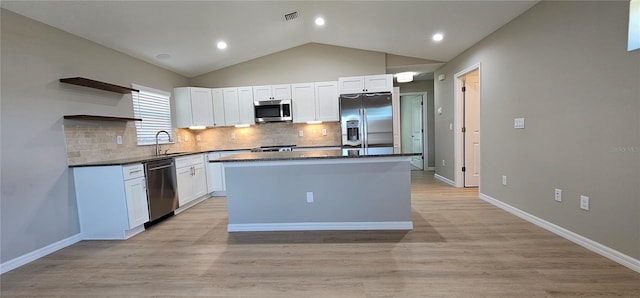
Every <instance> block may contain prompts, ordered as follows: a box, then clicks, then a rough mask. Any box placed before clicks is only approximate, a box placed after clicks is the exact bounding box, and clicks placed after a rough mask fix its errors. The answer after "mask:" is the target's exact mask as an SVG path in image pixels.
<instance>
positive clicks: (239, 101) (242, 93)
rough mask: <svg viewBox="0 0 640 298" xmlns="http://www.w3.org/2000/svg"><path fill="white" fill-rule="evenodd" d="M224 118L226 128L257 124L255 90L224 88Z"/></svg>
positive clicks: (250, 88)
mask: <svg viewBox="0 0 640 298" xmlns="http://www.w3.org/2000/svg"><path fill="white" fill-rule="evenodd" d="M222 96H223V101H224V103H223V104H224V117H225V125H226V126H234V125H239V124H256V122H255V117H254V116H253V88H252V87H239V88H235V87H234V88H223V89H222Z"/></svg>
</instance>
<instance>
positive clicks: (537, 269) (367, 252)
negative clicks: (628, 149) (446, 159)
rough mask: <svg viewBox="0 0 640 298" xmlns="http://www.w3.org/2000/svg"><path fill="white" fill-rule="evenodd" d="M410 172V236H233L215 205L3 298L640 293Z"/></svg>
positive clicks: (91, 247) (529, 229)
mask: <svg viewBox="0 0 640 298" xmlns="http://www.w3.org/2000/svg"><path fill="white" fill-rule="evenodd" d="M432 177H433V173H432V172H427V173H426V174H425V173H422V172H413V173H412V200H413V201H412V205H413V221H414V225H415V229H414V230H413V231H410V232H390V231H387V232H382V231H369V232H277V233H276V232H274V233H235V234H228V233H227V232H226V223H227V219H226V209H225V199H224V198H212V199H209V200H206V201H204V202H202V203H201V204H199V205H197V206H195V207H193V208H191V209H189V210H188V211H186V212H183V213H182V214H179V215H177V216H175V217H173V218H170V219H169V220H168V221H165V222H163V223H161V224H159V225H156V226H154V227H152V228H151V229H149V230H148V231H146V232H144V233H142V234H140V235H138V236H136V237H134V238H132V239H130V240H127V241H82V242H80V243H77V244H75V245H72V246H70V247H68V248H65V249H62V250H60V251H58V252H55V253H53V254H51V255H49V256H46V257H44V258H42V259H39V260H37V261H35V262H32V263H30V264H28V265H25V266H23V267H20V268H17V269H15V270H13V271H10V272H8V273H5V274H3V275H2V276H1V288H0V289H1V292H0V294H1V296H2V297H42V296H47V297H50V296H61V297H96V296H110V297H113V296H119V297H121V296H129V297H136V296H154V297H157V296H161V297H167V296H187V297H194V296H208V297H210V296H216V297H229V296H232V297H239V296H242V297H575V296H580V297H590V296H597V297H640V274H638V273H635V272H633V271H632V270H630V269H627V268H625V267H623V266H621V265H618V264H616V263H614V262H612V261H610V260H608V259H606V258H604V257H601V256H599V255H597V254H595V253H592V252H590V251H588V250H586V249H584V248H582V247H580V246H578V245H575V244H573V243H571V242H569V241H567V240H564V239H562V238H560V237H558V236H555V235H553V234H551V233H549V232H547V231H545V230H543V229H541V228H538V227H536V226H534V225H533V224H529V223H527V222H525V221H523V220H520V219H519V218H517V217H515V216H512V215H510V214H508V213H506V212H504V211H502V210H500V209H498V208H496V207H493V206H491V205H489V204H488V203H485V202H483V201H481V200H479V199H478V194H477V190H476V189H457V188H452V187H449V186H447V185H445V184H442V183H440V182H437V181H434V180H433V178H432Z"/></svg>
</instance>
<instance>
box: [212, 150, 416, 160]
mask: <svg viewBox="0 0 640 298" xmlns="http://www.w3.org/2000/svg"><path fill="white" fill-rule="evenodd" d="M417 155H421V154H420V153H371V152H368V153H366V154H349V153H348V152H346V151H343V150H335V149H334V150H309V151H295V150H294V151H284V152H247V153H239V154H234V155H230V156H225V157H221V158H217V159H212V160H209V162H254V161H278V160H282V161H287V160H310V159H341V158H344V159H353V158H374V157H401V156H417Z"/></svg>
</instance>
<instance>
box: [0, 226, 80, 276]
mask: <svg viewBox="0 0 640 298" xmlns="http://www.w3.org/2000/svg"><path fill="white" fill-rule="evenodd" d="M80 240H82V234H81V233H78V234H75V235H73V236H71V237H69V238H66V239H62V240H60V241H58V242H55V243H52V244H49V245H47V246H45V247H43V248H40V249H37V250H34V251H32V252H30V253H27V254H24V255H22V256H19V257H17V258H15V259H12V260H9V261H6V262H4V263H2V264H0V274H4V273H5V272H9V271H11V270H13V269H16V268H18V267H20V266H22V265H25V264H28V263H31V262H33V261H35V260H37V259H39V258H42V257H44V256H46V255H48V254H50V253H53V252H56V251H58V250H61V249H63V248H65V247H67V246H70V245H72V244H74V243H77V242H79V241H80Z"/></svg>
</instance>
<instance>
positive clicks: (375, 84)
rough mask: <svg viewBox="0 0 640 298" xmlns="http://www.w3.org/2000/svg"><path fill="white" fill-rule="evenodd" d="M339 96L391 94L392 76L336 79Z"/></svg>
mask: <svg viewBox="0 0 640 298" xmlns="http://www.w3.org/2000/svg"><path fill="white" fill-rule="evenodd" d="M338 85H339V90H340V94H353V93H366V92H391V91H392V90H393V75H391V74H383V75H373V76H359V77H343V78H338Z"/></svg>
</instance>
